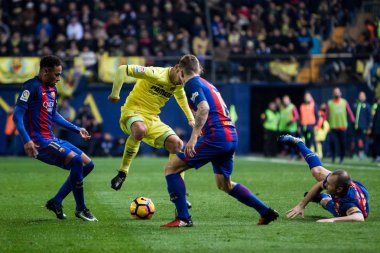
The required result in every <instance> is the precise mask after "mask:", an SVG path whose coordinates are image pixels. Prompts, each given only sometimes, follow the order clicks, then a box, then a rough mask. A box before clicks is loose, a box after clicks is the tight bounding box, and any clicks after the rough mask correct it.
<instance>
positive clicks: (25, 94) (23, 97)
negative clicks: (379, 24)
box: [20, 90, 30, 102]
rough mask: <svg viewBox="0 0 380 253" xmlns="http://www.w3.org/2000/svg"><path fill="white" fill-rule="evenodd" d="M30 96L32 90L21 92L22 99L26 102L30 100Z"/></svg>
mask: <svg viewBox="0 0 380 253" xmlns="http://www.w3.org/2000/svg"><path fill="white" fill-rule="evenodd" d="M29 96H30V92H29V91H28V90H24V91H23V92H22V94H21V97H20V100H22V101H24V102H28V99H29Z"/></svg>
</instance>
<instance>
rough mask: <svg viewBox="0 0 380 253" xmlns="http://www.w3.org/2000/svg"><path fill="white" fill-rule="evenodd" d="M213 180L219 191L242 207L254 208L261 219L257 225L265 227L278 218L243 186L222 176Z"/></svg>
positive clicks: (217, 175)
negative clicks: (238, 202) (241, 204)
mask: <svg viewBox="0 0 380 253" xmlns="http://www.w3.org/2000/svg"><path fill="white" fill-rule="evenodd" d="M215 180H216V184H217V186H218V188H219V189H220V190H222V191H224V192H226V193H228V194H229V195H230V196H232V197H234V198H235V199H237V200H238V201H240V202H241V203H243V204H244V205H246V206H249V207H252V208H254V209H255V210H256V211H257V212H258V213H259V214H260V216H261V217H260V219H259V221H258V223H257V225H267V224H269V223H270V222H272V221H274V220H276V219H277V218H278V216H279V214H278V213H277V211H275V210H273V209H272V208H269V207H267V206H266V205H265V204H264V203H263V202H261V201H260V200H259V199H258V198H257V197H256V196H255V195H254V194H253V193H252V192H251V191H250V190H249V189H248V188H247V187H245V186H244V185H242V184H237V183H235V182H232V181H231V180H230V178H226V177H225V176H224V175H223V174H215Z"/></svg>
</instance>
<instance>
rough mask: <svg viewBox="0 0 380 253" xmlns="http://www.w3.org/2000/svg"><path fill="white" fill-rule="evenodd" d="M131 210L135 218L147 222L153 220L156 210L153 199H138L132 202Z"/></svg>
mask: <svg viewBox="0 0 380 253" xmlns="http://www.w3.org/2000/svg"><path fill="white" fill-rule="evenodd" d="M129 210H130V212H131V215H132V217H133V218H135V219H141V220H145V219H150V218H152V216H153V214H154V212H155V210H156V208H155V207H154V204H153V201H152V200H151V199H149V198H145V197H138V198H135V199H134V200H133V201H132V203H131V206H130V207H129Z"/></svg>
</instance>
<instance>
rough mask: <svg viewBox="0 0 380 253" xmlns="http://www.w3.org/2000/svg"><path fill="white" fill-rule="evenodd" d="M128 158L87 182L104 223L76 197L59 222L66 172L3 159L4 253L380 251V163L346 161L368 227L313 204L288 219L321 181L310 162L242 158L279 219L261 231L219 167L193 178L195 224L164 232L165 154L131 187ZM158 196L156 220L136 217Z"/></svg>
mask: <svg viewBox="0 0 380 253" xmlns="http://www.w3.org/2000/svg"><path fill="white" fill-rule="evenodd" d="M119 161H120V159H119V158H110V159H103V158H95V159H94V162H95V165H96V167H95V170H94V171H93V173H92V174H91V175H90V176H89V177H88V178H87V179H86V180H85V194H86V195H85V196H86V200H87V205H88V207H89V208H90V209H91V211H92V212H93V213H94V215H95V216H96V217H97V218H98V219H99V222H97V223H89V222H84V221H81V220H79V219H77V218H75V216H74V201H73V197H72V195H71V194H70V195H69V196H68V198H67V199H66V200H65V201H64V203H63V204H64V210H65V212H66V214H67V216H68V218H67V220H64V221H62V220H58V219H56V218H55V215H54V214H53V213H51V212H48V211H47V210H46V209H45V208H43V207H42V206H43V205H44V204H45V202H46V201H47V200H48V199H49V198H51V197H52V196H53V195H54V194H55V192H56V190H58V188H59V187H60V185H61V183H62V182H63V181H64V180H65V178H66V177H67V172H66V171H64V170H61V169H58V168H56V167H53V166H48V165H46V164H43V163H41V162H39V161H37V160H33V159H28V158H0V186H1V190H0V252H104V251H113V252H132V251H133V252H195V251H196V252H253V251H255V252H294V251H295V250H297V251H306V250H308V251H309V252H378V251H379V249H380V221H379V218H380V217H379V211H380V205H379V203H380V202H379V200H380V193H379V192H380V185H379V178H380V167H378V166H376V165H374V164H371V163H370V162H369V161H366V162H362V161H361V162H358V161H352V160H347V161H346V164H344V165H343V166H337V165H335V166H333V165H330V166H329V164H326V167H327V168H329V169H331V170H334V169H338V168H346V169H347V170H348V171H349V172H350V173H351V175H352V177H353V178H354V179H356V180H358V181H360V182H362V183H363V184H364V185H365V186H366V187H367V188H368V189H369V192H370V197H371V200H370V205H371V206H370V207H371V213H370V216H369V218H368V219H367V221H366V222H365V223H325V224H319V223H316V222H315V221H316V220H317V219H319V218H324V217H330V215H329V214H328V213H327V212H326V211H324V210H323V209H322V208H321V207H320V206H318V205H316V204H314V203H310V205H309V206H308V207H307V209H306V211H305V218H304V219H301V218H297V219H295V220H287V219H286V218H285V213H286V211H287V210H289V209H290V208H291V207H293V206H294V205H295V204H297V203H298V201H299V200H300V199H301V198H302V196H303V193H304V192H305V191H306V190H308V189H309V188H310V187H311V186H312V185H313V184H314V183H315V181H314V179H313V178H312V176H311V174H310V173H309V169H308V168H307V166H306V165H305V163H304V162H287V161H281V160H272V159H251V158H243V157H241V158H239V157H238V158H237V159H236V161H235V170H234V173H233V180H234V181H237V182H240V183H243V184H245V185H246V186H247V187H249V188H250V189H251V190H252V191H253V192H254V193H255V194H256V195H258V196H259V198H260V199H262V200H263V201H264V202H265V203H266V204H268V205H269V206H271V207H273V208H275V209H276V210H278V211H279V212H280V215H281V216H280V218H279V220H278V221H276V222H274V223H272V224H270V225H269V226H256V222H257V220H258V219H259V216H258V214H257V213H256V212H255V211H254V210H252V209H250V208H248V207H246V206H244V205H242V204H240V203H239V202H237V201H236V200H235V199H233V198H231V197H229V196H228V195H226V194H225V193H223V192H221V191H219V190H217V188H216V186H215V183H214V176H213V173H212V169H211V167H210V165H208V166H206V167H203V168H201V169H200V170H198V171H195V170H191V171H189V172H187V174H186V184H187V188H188V192H189V193H190V197H189V200H190V201H191V202H192V204H193V208H192V209H191V214H192V216H193V221H194V224H195V226H194V227H193V228H183V229H162V228H159V226H160V225H162V224H164V223H166V222H169V221H171V220H172V219H173V216H174V206H173V204H172V203H171V202H170V201H169V196H168V193H167V191H166V183H165V178H164V176H163V171H162V168H163V165H164V164H165V162H166V159H163V158H137V159H136V160H135V161H134V164H133V167H132V168H131V172H130V175H129V177H128V178H127V180H126V182H125V183H124V185H123V188H122V189H121V190H120V191H119V192H115V191H113V190H111V188H110V183H109V182H110V179H111V178H112V177H114V176H115V175H116V170H115V169H116V168H118V165H119ZM141 195H142V196H146V197H149V198H151V199H152V200H153V201H154V203H155V205H156V213H155V215H154V216H153V218H152V219H151V220H133V219H132V218H131V216H130V214H129V204H130V202H131V201H132V200H133V199H134V198H135V197H137V196H141Z"/></svg>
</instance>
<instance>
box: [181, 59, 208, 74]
mask: <svg viewBox="0 0 380 253" xmlns="http://www.w3.org/2000/svg"><path fill="white" fill-rule="evenodd" d="M179 67H180V68H181V69H182V70H183V71H184V72H185V74H186V75H190V74H199V73H200V72H202V67H201V65H200V63H199V61H198V59H197V57H196V56H195V55H192V54H186V55H184V56H182V57H181V59H180V60H179Z"/></svg>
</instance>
